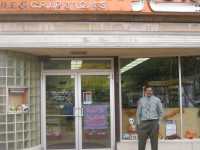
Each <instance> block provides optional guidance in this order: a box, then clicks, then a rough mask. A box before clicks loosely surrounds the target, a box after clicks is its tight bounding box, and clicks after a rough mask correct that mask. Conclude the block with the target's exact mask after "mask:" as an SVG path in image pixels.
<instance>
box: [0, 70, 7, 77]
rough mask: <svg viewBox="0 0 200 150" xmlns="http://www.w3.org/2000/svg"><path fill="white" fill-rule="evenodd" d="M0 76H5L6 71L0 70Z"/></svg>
mask: <svg viewBox="0 0 200 150" xmlns="http://www.w3.org/2000/svg"><path fill="white" fill-rule="evenodd" d="M0 76H6V69H5V68H0Z"/></svg>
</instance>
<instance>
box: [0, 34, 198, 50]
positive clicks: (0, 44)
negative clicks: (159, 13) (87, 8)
mask: <svg viewBox="0 0 200 150" xmlns="http://www.w3.org/2000/svg"><path fill="white" fill-rule="evenodd" d="M199 41H200V34H199V33H194V32H104V33H102V32H78V33H77V32H64V33H61V32H51V33H50V32H48V33H45V32H43V33H41V32H12V33H11V32H2V33H1V34H0V48H199V47H200V42H199Z"/></svg>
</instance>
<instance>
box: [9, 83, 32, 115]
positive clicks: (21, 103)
mask: <svg viewBox="0 0 200 150" xmlns="http://www.w3.org/2000/svg"><path fill="white" fill-rule="evenodd" d="M28 108H29V88H27V87H8V109H9V110H8V113H22V112H23V113H24V112H28Z"/></svg>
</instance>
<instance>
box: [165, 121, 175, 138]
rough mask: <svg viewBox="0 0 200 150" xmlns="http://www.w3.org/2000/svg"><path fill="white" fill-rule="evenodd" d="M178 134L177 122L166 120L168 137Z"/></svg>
mask: <svg viewBox="0 0 200 150" xmlns="http://www.w3.org/2000/svg"><path fill="white" fill-rule="evenodd" d="M174 134H176V121H175V120H166V136H170V135H174Z"/></svg>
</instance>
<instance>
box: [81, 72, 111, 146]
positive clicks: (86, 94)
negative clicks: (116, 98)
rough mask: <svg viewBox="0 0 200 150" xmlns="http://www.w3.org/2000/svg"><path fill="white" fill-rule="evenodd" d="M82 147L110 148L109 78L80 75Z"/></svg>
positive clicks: (105, 76)
mask: <svg viewBox="0 0 200 150" xmlns="http://www.w3.org/2000/svg"><path fill="white" fill-rule="evenodd" d="M81 94H82V103H83V112H84V113H83V124H82V140H83V143H82V144H83V145H82V146H83V149H94V148H110V147H111V138H110V137H111V132H110V130H111V127H110V78H109V76H107V75H93V76H90V75H86V76H81Z"/></svg>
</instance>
